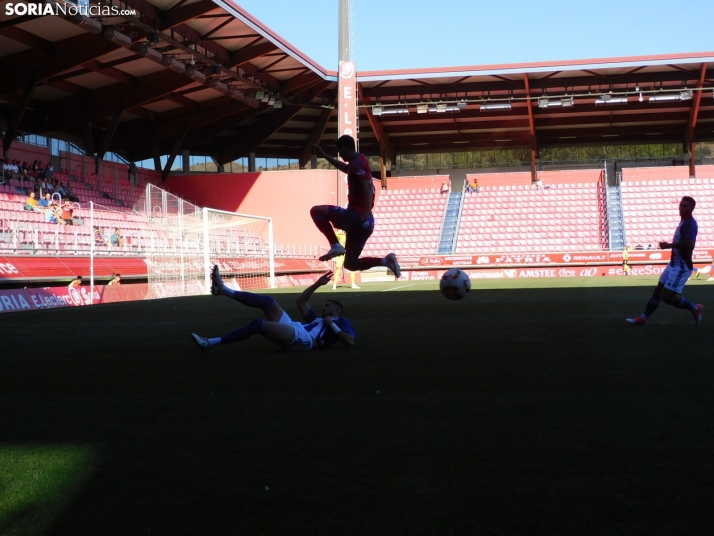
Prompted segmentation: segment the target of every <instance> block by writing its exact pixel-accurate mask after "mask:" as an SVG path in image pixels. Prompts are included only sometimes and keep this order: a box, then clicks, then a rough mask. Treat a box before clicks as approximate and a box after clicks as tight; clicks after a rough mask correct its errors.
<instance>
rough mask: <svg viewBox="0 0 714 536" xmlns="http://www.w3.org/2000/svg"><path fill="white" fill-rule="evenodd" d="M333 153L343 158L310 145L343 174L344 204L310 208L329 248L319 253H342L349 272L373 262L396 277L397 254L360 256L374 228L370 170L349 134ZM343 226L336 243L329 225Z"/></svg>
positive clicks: (325, 257) (370, 265)
mask: <svg viewBox="0 0 714 536" xmlns="http://www.w3.org/2000/svg"><path fill="white" fill-rule="evenodd" d="M335 145H336V146H337V154H338V155H339V156H340V158H341V159H342V160H344V162H341V161H340V160H338V159H337V158H333V157H331V156H330V155H328V154H327V153H326V152H325V151H324V149H323V148H322V147H320V146H319V145H313V146H312V147H313V150H314V151H315V152H316V153H317V154H319V155H320V156H322V157H323V158H325V159H326V160H327V161H328V162H330V164H332V165H333V166H335V167H336V168H337V169H339V170H340V171H342V173H346V174H347V188H348V190H349V191H348V193H347V201H348V203H347V208H342V207H337V206H333V205H319V206H315V207H312V208H311V209H310V216H312V221H314V222H315V225H316V226H317V228H318V229H319V230H320V231H321V232H322V234H324V235H325V238H327V240H328V241H329V242H330V251H328V252H327V253H326V254H325V255H323V256H322V257H320V260H321V261H326V260H329V259H332V258H333V257H337V256H339V255H344V256H345V268H347V269H348V270H350V271H352V272H356V271H357V270H369V269H370V268H374V267H375V266H386V267H387V268H389V269H390V270H391V271H392V272H394V275H395V277H396V278H397V279H398V278H399V276H400V275H401V274H402V272H401V269H400V268H399V263H398V262H397V256H396V255H395V254H394V253H390V254H389V255H387V256H386V257H384V258H378V257H361V258H360V254H361V253H362V250H363V249H364V245H365V244H366V243H367V239H368V238H369V237H370V235H371V234H372V231H374V217H373V216H372V208H373V207H374V185H373V184H372V180H373V179H372V170H371V169H370V167H369V162H368V161H367V158H366V157H365V156H364V155H363V154H362V153H358V152H357V149H356V145H355V140H354V138H353V137H352V136H348V135H346V134H345V135H344V136H340V137H339V138H338V139H337V142H336V144H335ZM333 225H334V226H335V227H336V228H337V229H343V230H344V231H345V233H346V234H347V239H346V242H345V246H344V247H343V246H342V245H340V243H339V241H338V240H337V236H336V235H335V231H334V229H333V228H332V226H333Z"/></svg>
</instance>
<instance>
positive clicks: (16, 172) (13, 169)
mask: <svg viewBox="0 0 714 536" xmlns="http://www.w3.org/2000/svg"><path fill="white" fill-rule="evenodd" d="M8 167H9V169H10V173H11V174H12V177H10V178H12V179H15V180H17V179H19V178H20V166H19V165H18V161H17V160H13V161H12V162H11V163H10V165H9V166H8Z"/></svg>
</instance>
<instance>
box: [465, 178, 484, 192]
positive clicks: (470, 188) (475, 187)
mask: <svg viewBox="0 0 714 536" xmlns="http://www.w3.org/2000/svg"><path fill="white" fill-rule="evenodd" d="M464 182H465V183H466V190H467V191H468V192H469V193H470V194H473V193H474V192H476V193H479V192H480V191H481V188H480V187H479V185H478V179H474V180H473V182H472V183H471V184H469V180H468V179H464Z"/></svg>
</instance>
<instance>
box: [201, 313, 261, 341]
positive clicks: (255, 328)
mask: <svg viewBox="0 0 714 536" xmlns="http://www.w3.org/2000/svg"><path fill="white" fill-rule="evenodd" d="M264 325H265V320H263V319H262V318H256V319H255V320H253V321H252V322H251V323H250V324H248V325H247V326H243V327H242V328H238V329H237V330H235V331H231V332H230V333H229V334H228V335H224V336H223V337H221V339H220V341H221V344H231V343H234V342H240V341H244V340H246V339H248V338H250V337H252V336H253V335H255V334H256V333H260V330H261V329H263V326H264ZM208 342H209V344H210V343H211V341H210V340H209V341H208ZM211 346H213V345H212V344H211Z"/></svg>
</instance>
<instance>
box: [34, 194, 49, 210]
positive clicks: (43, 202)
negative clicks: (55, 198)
mask: <svg viewBox="0 0 714 536" xmlns="http://www.w3.org/2000/svg"><path fill="white" fill-rule="evenodd" d="M51 204H52V197H51V196H50V194H48V193H47V194H45V195H44V197H41V198H40V200H39V201H38V202H37V208H39V209H41V210H47V209H48V208H49V206H50V205H51Z"/></svg>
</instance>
